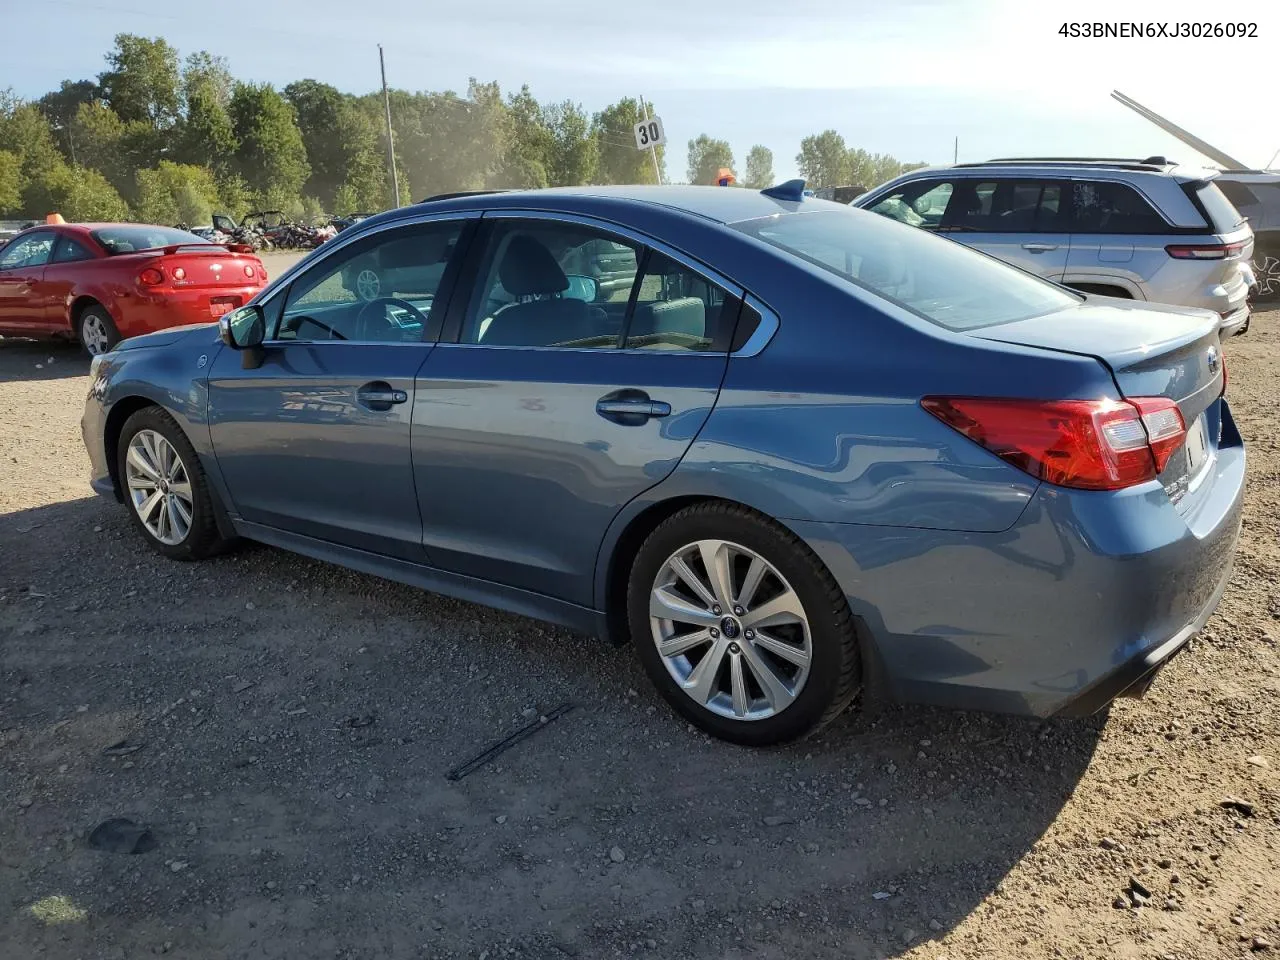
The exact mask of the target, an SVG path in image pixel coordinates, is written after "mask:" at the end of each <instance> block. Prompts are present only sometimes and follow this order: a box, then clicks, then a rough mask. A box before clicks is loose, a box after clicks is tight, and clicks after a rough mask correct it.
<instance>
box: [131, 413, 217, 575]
mask: <svg viewBox="0 0 1280 960" xmlns="http://www.w3.org/2000/svg"><path fill="white" fill-rule="evenodd" d="M157 438H160V439H162V440H163V442H164V444H167V447H168V451H169V452H170V453H171V454H173V455H176V457H177V460H178V465H177V466H176V467H174V468H172V469H170V470H169V471H168V472H167V476H165V477H163V483H162V484H161V485H159V486H157V484H155V483H154V482H151V481H152V480H153V479H154V478H155V477H156V476H158V475H162V474H163V473H164V472H165V471H164V470H163V468H164V466H165V465H167V464H172V460H171V459H170V458H169V457H166V456H165V455H164V448H163V447H161V446H160V444H159V443H158V442H157ZM135 440H138V444H139V446H140V447H141V449H140V450H139V451H138V453H139V454H141V455H142V458H141V460H142V463H143V464H144V465H146V466H150V467H151V468H152V470H151V473H150V474H148V473H147V472H146V471H145V470H143V469H141V468H140V467H139V466H138V465H135V463H131V462H130V452H131V449H132V448H133V447H134V441H135ZM116 448H117V452H116V458H117V459H116V469H117V474H116V475H117V476H118V477H119V478H120V487H121V489H122V490H123V492H124V498H125V504H126V505H127V506H128V508H129V516H130V517H131V518H132V519H133V523H134V526H135V527H137V528H138V530H139V532H141V534H142V536H143V539H145V540H146V541H147V543H149V544H150V545H151V547H152V548H153V549H155V550H156V551H157V552H158V553H161V554H163V555H164V556H166V557H169V558H170V559H173V560H203V559H204V558H205V557H208V556H210V555H212V554H213V553H215V552H217V551H218V550H219V549H220V548H221V547H222V546H223V545H224V541H223V539H222V537H221V536H219V534H218V526H217V521H216V519H215V517H214V512H213V500H212V498H211V496H210V493H209V481H208V479H207V478H206V477H205V474H204V469H203V468H202V467H201V466H200V458H199V457H197V456H196V451H195V449H194V448H193V447H192V446H191V442H190V441H189V440H188V439H187V437H186V434H184V433H183V432H182V428H181V427H179V426H178V424H177V422H176V421H175V420H174V419H173V417H171V416H170V415H169V414H168V413H167V412H165V411H164V410H163V409H161V408H160V407H144V408H143V409H141V410H139V411H138V412H137V413H135V414H133V415H132V416H131V417H129V419H128V420H126V421H125V424H124V429H122V430H121V431H120V440H119V442H118V443H117V445H116ZM157 467H159V468H160V470H159V471H157V469H156V468H157ZM183 477H185V478H186V479H185V485H184V484H183V480H182V478H183ZM135 480H136V481H137V483H136V484H135ZM148 488H149V490H150V492H148ZM183 489H185V490H186V492H187V493H188V494H189V499H188V498H186V497H183V495H182V490H183ZM156 493H159V494H161V496H162V497H164V495H165V494H166V493H168V494H172V495H173V498H174V499H176V500H177V501H178V503H176V504H174V505H173V506H172V507H170V504H169V503H168V502H167V499H161V500H160V501H159V502H158V503H156V504H154V505H153V506H152V508H151V510H150V511H149V513H148V516H149V517H150V518H151V520H152V524H151V525H149V524H148V523H145V522H144V521H143V518H142V515H141V513H142V509H143V508H144V507H146V505H147V503H148V502H149V500H150V498H151V495H152V494H156ZM184 506H185V510H184V509H182V507H184ZM184 515H185V517H186V530H185V532H184V531H182V529H181V526H182V524H181V521H182V518H183V517H184ZM175 517H176V518H177V519H176V520H175ZM153 525H154V526H155V527H157V528H158V531H157V529H153ZM166 527H167V528H168V532H169V536H168V537H164V535H163V534H164V532H165V530H166ZM179 534H181V535H180V536H179Z"/></svg>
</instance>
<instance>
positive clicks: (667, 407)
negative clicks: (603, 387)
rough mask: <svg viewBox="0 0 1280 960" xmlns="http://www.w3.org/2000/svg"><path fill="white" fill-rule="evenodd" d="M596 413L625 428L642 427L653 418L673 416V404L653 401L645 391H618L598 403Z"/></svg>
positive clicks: (602, 398)
mask: <svg viewBox="0 0 1280 960" xmlns="http://www.w3.org/2000/svg"><path fill="white" fill-rule="evenodd" d="M596 413H598V414H600V416H602V417H604V418H605V419H606V420H612V421H614V422H615V423H620V424H622V425H623V426H627V427H635V426H640V425H641V424H642V423H645V422H646V421H647V420H649V419H650V418H652V417H669V416H671V404H669V403H667V402H666V401H664V400H651V399H650V398H649V395H648V394H647V393H645V392H644V391H643V390H616V391H614V392H613V393H608V394H605V395H604V396H603V397H601V398H600V399H599V400H597V401H596Z"/></svg>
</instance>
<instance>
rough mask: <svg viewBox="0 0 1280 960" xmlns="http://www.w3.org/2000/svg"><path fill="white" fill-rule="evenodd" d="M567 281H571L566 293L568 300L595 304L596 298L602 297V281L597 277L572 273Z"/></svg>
mask: <svg viewBox="0 0 1280 960" xmlns="http://www.w3.org/2000/svg"><path fill="white" fill-rule="evenodd" d="M566 279H567V280H568V281H569V286H568V287H567V288H566V289H565V291H564V296H565V298H566V299H569V300H583V301H585V302H587V303H595V302H596V297H598V296H600V281H599V280H597V279H596V278H595V277H584V276H582V275H581V274H576V273H571V274H569V276H568V277H567V278H566Z"/></svg>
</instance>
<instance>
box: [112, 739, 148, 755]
mask: <svg viewBox="0 0 1280 960" xmlns="http://www.w3.org/2000/svg"><path fill="white" fill-rule="evenodd" d="M142 747H143V744H141V743H130V742H129V740H128V738H125V739H124V740H120V741H118V742H116V743H113V744H112V745H111V746H109V747H105V748H104V749H103V751H102V755H103V756H104V757H127V756H128V755H129V754H131V753H137V752H138V751H139V750H141V749H142Z"/></svg>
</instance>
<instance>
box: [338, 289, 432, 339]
mask: <svg viewBox="0 0 1280 960" xmlns="http://www.w3.org/2000/svg"><path fill="white" fill-rule="evenodd" d="M387 307H399V308H400V309H401V310H407V311H408V312H409V313H410V314H411V315H412V316H413V317H414V318H415V319H416V320H417V321H418V322H419V323H420V324H422V326H423V328H425V327H426V326H427V317H426V315H425V314H424V313H423V312H422V311H421V310H419V309H418V308H417V307H415V306H414V305H413V304H412V303H410V302H409V301H408V300H401V299H400V298H399V297H378V298H377V299H375V300H370V301H368V302H367V303H365V305H364V306H362V307H361V308H360V312H359V313H357V314H356V321H355V324H354V327H355V329H354V330H353V331H352V335H351V339H352V340H378V341H381V340H399V339H401V338H400V337H388V336H387V335H386V332H387V331H388V330H395V331H399V330H400V329H401V327H400V324H398V323H396V322H395V321H394V320H392V319H391V318H390V317H389V316H387ZM375 310H380V311H381V312H380V313H378V314H377V315H376V316H375V315H374V311H375Z"/></svg>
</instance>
